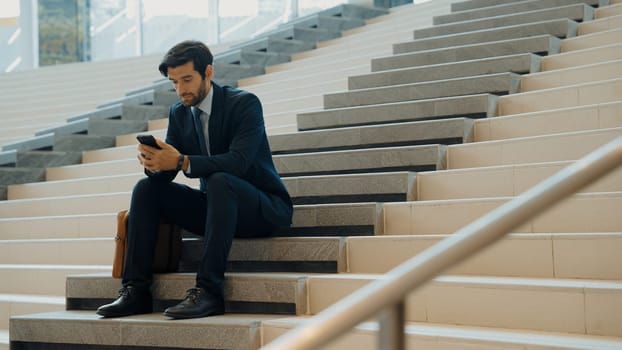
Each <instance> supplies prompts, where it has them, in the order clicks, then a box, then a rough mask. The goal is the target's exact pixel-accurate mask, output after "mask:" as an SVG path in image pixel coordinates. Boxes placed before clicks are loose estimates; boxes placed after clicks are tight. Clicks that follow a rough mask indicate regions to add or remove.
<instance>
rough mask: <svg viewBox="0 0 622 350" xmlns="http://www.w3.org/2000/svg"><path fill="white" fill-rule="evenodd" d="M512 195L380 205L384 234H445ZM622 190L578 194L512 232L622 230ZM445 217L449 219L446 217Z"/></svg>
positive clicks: (500, 203)
mask: <svg viewBox="0 0 622 350" xmlns="http://www.w3.org/2000/svg"><path fill="white" fill-rule="evenodd" d="M512 198H514V197H495V198H473V199H471V198H469V199H451V200H430V201H419V202H405V203H385V204H384V205H383V218H382V222H383V223H384V228H383V229H382V230H381V231H379V232H383V234H386V235H422V234H423V235H428V234H439V233H441V234H448V233H453V232H455V231H456V230H458V229H460V228H462V227H464V226H466V225H467V224H469V223H471V222H473V221H475V219H477V218H479V217H480V216H482V215H484V214H487V213H488V212H489V211H491V210H493V209H495V208H497V207H499V206H501V205H502V204H504V203H506V202H508V201H509V200H510V199H512ZM621 205H622V193H621V192H597V193H581V194H576V195H574V196H572V197H568V198H567V199H565V200H563V201H562V202H560V203H559V204H557V205H555V206H554V207H553V208H551V209H549V210H547V211H546V212H545V213H543V214H540V215H539V216H537V217H535V218H533V219H531V220H530V221H528V222H526V223H525V224H523V225H521V226H520V227H518V228H516V229H514V230H513V232H515V233H532V232H534V233H560V232H561V233H575V232H622V220H620V216H619V208H620V206H621ZM446 218H451V220H447V219H446Z"/></svg>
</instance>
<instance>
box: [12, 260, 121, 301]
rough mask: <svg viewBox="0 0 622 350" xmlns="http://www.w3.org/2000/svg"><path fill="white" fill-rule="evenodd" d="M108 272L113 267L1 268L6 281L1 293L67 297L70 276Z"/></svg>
mask: <svg viewBox="0 0 622 350" xmlns="http://www.w3.org/2000/svg"><path fill="white" fill-rule="evenodd" d="M102 271H107V273H111V271H112V268H111V267H91V268H80V267H75V268H72V267H64V268H50V267H47V268H46V266H45V265H43V266H41V268H27V269H20V268H10V267H7V268H1V269H0V277H1V278H2V279H3V280H4V281H11V283H3V284H2V286H0V293H6V294H32V295H52V296H63V295H65V279H66V278H67V277H68V276H70V275H75V274H84V273H94V272H102Z"/></svg>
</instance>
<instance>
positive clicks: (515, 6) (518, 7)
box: [433, 0, 599, 25]
mask: <svg viewBox="0 0 622 350" xmlns="http://www.w3.org/2000/svg"><path fill="white" fill-rule="evenodd" d="M569 3H584V4H587V5H590V6H598V5H599V0H577V1H574V0H570V1H568V0H530V1H520V2H514V3H509V4H502V5H498V6H490V7H487V8H478V9H473V10H465V11H460V12H455V13H450V14H447V15H441V16H435V17H434V19H433V22H434V24H435V25H436V24H447V23H455V22H461V21H469V20H473V19H478V18H486V17H494V16H500V15H507V14H510V13H518V12H527V11H534V10H542V9H548V8H552V7H559V6H563V5H568V4H569Z"/></svg>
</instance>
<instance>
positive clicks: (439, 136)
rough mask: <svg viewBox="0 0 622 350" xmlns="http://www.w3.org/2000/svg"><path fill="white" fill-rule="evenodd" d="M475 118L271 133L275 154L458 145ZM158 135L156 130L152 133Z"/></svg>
mask: <svg viewBox="0 0 622 350" xmlns="http://www.w3.org/2000/svg"><path fill="white" fill-rule="evenodd" d="M472 125H473V121H472V120H471V119H465V118H452V119H438V120H429V121H418V122H405V123H396V124H389V125H374V126H363V127H351V128H340V129H328V130H319V131H306V132H296V133H285V134H276V135H269V136H268V142H269V143H270V149H271V150H272V153H273V154H293V153H304V152H327V151H338V150H351V149H360V148H372V147H388V146H407V145H424V144H435V143H441V144H454V143H462V142H470V141H471V130H472ZM151 134H153V135H154V136H155V133H151ZM136 152H137V151H136V146H135V145H131V146H123V147H115V148H109V149H102V150H95V151H89V152H84V156H83V159H84V160H83V162H84V163H93V162H100V161H110V160H120V159H128V158H132V157H134V156H135V155H136Z"/></svg>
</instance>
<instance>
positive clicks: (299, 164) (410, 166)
mask: <svg viewBox="0 0 622 350" xmlns="http://www.w3.org/2000/svg"><path fill="white" fill-rule="evenodd" d="M444 149H445V146H443V145H422V146H404V147H387V148H372V149H365V150H354V151H336V152H319V153H304V154H295V155H277V156H274V157H273V159H274V163H275V166H276V169H277V171H278V172H279V173H280V174H281V176H300V175H329V174H337V173H341V174H348V173H350V174H353V173H366V172H383V171H413V170H419V171H421V170H433V169H443V168H444V164H443V159H444ZM109 169H114V171H113V173H114V174H133V173H140V172H141V171H142V169H141V167H140V164H139V163H138V161H136V160H135V159H127V160H120V161H112V162H107V163H92V164H81V165H77V166H68V167H62V168H49V169H47V179H48V180H67V179H77V178H85V177H93V176H101V174H107V173H110V172H111V170H109Z"/></svg>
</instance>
